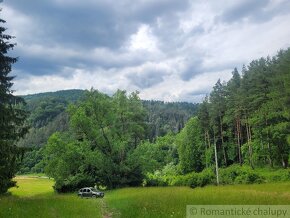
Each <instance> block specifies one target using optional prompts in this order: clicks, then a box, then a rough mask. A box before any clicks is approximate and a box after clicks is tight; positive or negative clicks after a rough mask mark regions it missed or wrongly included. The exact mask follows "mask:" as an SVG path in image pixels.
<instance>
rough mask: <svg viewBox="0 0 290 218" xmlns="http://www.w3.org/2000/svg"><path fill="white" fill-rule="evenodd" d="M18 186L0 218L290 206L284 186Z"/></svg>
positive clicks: (24, 179)
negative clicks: (85, 189)
mask: <svg viewBox="0 0 290 218" xmlns="http://www.w3.org/2000/svg"><path fill="white" fill-rule="evenodd" d="M16 180H17V182H18V186H19V188H12V189H10V192H11V195H6V196H0V217H13V218H14V217H15V218H17V217H21V218H22V217H24V218H25V217H32V218H33V217H96V218H98V217H124V218H131V217H132V218H135V217H152V218H153V217H154V218H155V217H185V213H186V205H188V204H191V205H194V204H253V205H256V204H290V182H284V183H273V184H260V185H233V186H220V187H215V186H208V187H204V188H196V189H190V188H187V187H152V188H124V189H118V190H113V191H107V192H106V196H105V198H104V199H86V198H85V199H80V198H78V197H77V196H76V194H75V193H72V194H56V193H54V192H53V189H52V185H53V180H50V179H48V178H37V177H29V176H18V177H17V178H16Z"/></svg>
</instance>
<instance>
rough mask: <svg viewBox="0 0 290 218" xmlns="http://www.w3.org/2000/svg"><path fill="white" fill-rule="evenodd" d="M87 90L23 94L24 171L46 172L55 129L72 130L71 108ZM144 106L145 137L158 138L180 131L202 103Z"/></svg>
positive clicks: (56, 130) (153, 102)
mask: <svg viewBox="0 0 290 218" xmlns="http://www.w3.org/2000/svg"><path fill="white" fill-rule="evenodd" d="M86 92H87V91H84V90H62V91H57V92H47V93H39V94H33V95H25V96H22V97H23V98H24V99H25V101H26V105H25V109H26V110H27V111H28V112H29V117H28V122H29V124H30V126H31V128H30V130H29V132H28V133H27V134H26V135H25V137H24V138H23V139H20V140H19V141H18V143H17V145H18V146H19V147H28V148H29V151H28V152H26V154H25V156H24V161H23V164H22V167H21V169H20V173H28V172H43V165H41V164H40V165H39V162H40V160H42V156H43V153H42V151H43V148H42V147H43V146H44V145H45V144H46V143H47V140H48V138H49V137H50V136H51V135H52V134H53V133H55V132H64V131H67V130H68V129H69V116H68V113H67V107H68V106H69V105H70V104H77V102H79V101H82V100H83V98H84V97H85V95H86ZM141 102H142V105H143V106H144V109H145V113H144V122H145V123H146V126H145V128H144V134H145V136H144V138H146V139H149V140H150V141H154V140H155V139H156V138H157V137H158V136H163V135H166V134H167V133H169V132H173V133H177V132H179V131H180V130H181V129H182V128H183V127H184V125H185V123H186V122H187V120H188V119H189V118H190V117H191V116H193V115H194V114H196V113H197V108H198V104H192V103H186V102H174V103H166V102H162V101H141Z"/></svg>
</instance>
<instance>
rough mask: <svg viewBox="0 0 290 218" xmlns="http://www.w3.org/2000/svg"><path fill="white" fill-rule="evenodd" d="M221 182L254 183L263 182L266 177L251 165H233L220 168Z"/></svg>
mask: <svg viewBox="0 0 290 218" xmlns="http://www.w3.org/2000/svg"><path fill="white" fill-rule="evenodd" d="M219 173H220V183H221V184H252V183H262V182H264V180H265V178H264V177H263V176H261V175H259V174H258V173H257V172H256V171H254V170H253V169H252V168H251V167H249V166H240V165H236V164H234V165H231V166H229V167H227V168H223V169H220V171H219Z"/></svg>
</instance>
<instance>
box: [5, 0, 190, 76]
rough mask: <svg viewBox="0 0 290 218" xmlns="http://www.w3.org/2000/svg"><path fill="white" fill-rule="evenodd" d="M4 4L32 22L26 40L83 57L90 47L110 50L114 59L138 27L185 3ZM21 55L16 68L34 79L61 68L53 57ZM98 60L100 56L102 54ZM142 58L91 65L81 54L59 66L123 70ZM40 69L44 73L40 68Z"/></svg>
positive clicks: (12, 0) (30, 1)
mask: <svg viewBox="0 0 290 218" xmlns="http://www.w3.org/2000/svg"><path fill="white" fill-rule="evenodd" d="M5 4H6V5H8V6H9V7H11V8H13V9H14V10H16V11H20V12H21V13H23V14H24V15H27V16H29V17H32V18H33V19H32V20H33V23H32V25H33V26H34V30H33V32H31V33H29V34H30V36H31V38H29V40H31V41H33V42H34V43H37V44H43V45H46V46H50V45H51V46H62V47H69V48H71V49H74V50H76V51H81V52H82V53H83V54H90V52H92V49H93V48H98V47H100V48H108V49H110V50H112V51H113V52H115V53H116V54H118V53H120V51H119V49H120V46H122V45H123V44H124V43H125V42H126V41H127V40H128V38H129V36H130V35H132V34H133V33H135V32H136V31H137V30H138V27H139V25H140V23H152V22H154V21H155V20H156V18H157V17H159V16H162V15H164V14H167V15H168V14H173V13H176V12H177V11H179V10H184V9H185V8H186V7H187V5H188V1H169V0H161V1H144V2H141V3H140V2H132V1H121V2H118V1H117V2H116V1H87V2H81V1H79V2H78V1H71V2H67V1H48V0H42V1H34V0H26V1H18V0H9V1H7V2H5ZM23 43H25V44H26V43H28V42H26V41H24V42H23ZM27 52H29V51H27ZM104 55H106V54H104ZM19 56H22V57H23V58H22V60H23V61H21V62H19V63H18V64H17V65H16V66H15V67H16V69H21V70H23V71H25V72H30V73H31V74H33V75H41V74H49V73H50V72H51V73H55V72H56V70H58V69H61V68H59V66H58V64H60V63H58V61H56V60H55V59H54V58H51V57H35V58H33V57H26V55H25V54H23V53H22V52H20V53H19ZM59 56H62V54H59ZM99 56H102V54H101V53H100V54H99ZM144 57H145V56H144ZM144 57H143V58H140V57H134V58H131V59H130V58H127V59H126V58H125V59H123V60H121V61H123V62H121V61H117V60H110V57H107V60H104V59H101V60H98V59H95V60H94V59H93V58H89V59H88V58H87V56H84V57H81V55H80V56H79V57H74V58H69V57H67V58H66V57H61V61H62V64H63V65H64V66H70V67H74V66H76V65H83V66H87V67H89V68H92V67H94V66H98V67H103V68H106V69H108V68H112V67H122V66H124V65H126V66H127V65H129V66H130V65H131V66H132V65H138V64H140V63H142V62H144V61H146V60H147V58H145V60H144ZM42 64H43V69H41V68H42ZM55 65H57V66H58V67H56V66H55ZM29 68H30V69H29ZM49 69H51V71H50V70H49Z"/></svg>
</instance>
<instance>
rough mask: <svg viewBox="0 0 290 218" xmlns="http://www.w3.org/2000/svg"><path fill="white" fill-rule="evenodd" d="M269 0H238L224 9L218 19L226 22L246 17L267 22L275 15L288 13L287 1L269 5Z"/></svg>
mask: <svg viewBox="0 0 290 218" xmlns="http://www.w3.org/2000/svg"><path fill="white" fill-rule="evenodd" d="M237 2H238V1H237ZM270 3H271V1H270V0H255V1H252V0H244V1H239V2H238V3H237V4H235V5H234V6H233V7H230V8H229V9H227V10H225V11H224V12H223V13H222V15H221V16H219V17H218V20H221V21H223V22H226V23H232V22H239V21H241V19H243V18H247V19H249V20H250V21H252V22H258V23H260V22H267V21H269V20H271V19H273V18H274V17H275V16H278V15H281V14H284V13H288V12H289V9H290V2H289V1H281V2H280V3H278V4H276V5H275V6H274V7H270V9H268V8H267V7H268V6H269V5H270Z"/></svg>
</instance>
